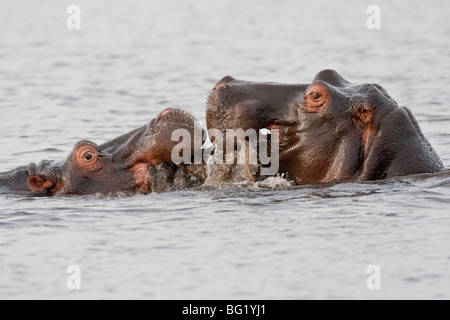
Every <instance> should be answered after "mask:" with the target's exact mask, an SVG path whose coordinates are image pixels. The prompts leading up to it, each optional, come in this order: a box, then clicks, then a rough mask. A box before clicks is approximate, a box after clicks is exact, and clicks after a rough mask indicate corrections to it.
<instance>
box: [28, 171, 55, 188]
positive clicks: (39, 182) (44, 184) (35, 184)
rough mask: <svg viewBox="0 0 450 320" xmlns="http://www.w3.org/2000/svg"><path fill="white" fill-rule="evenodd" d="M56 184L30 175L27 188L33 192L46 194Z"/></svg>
mask: <svg viewBox="0 0 450 320" xmlns="http://www.w3.org/2000/svg"><path fill="white" fill-rule="evenodd" d="M55 185H56V184H55V183H53V182H52V181H50V180H48V179H47V177H46V176H43V175H32V176H29V177H28V186H29V187H30V189H31V190H33V191H35V192H48V191H49V190H50V189H52V188H53V187H54V186H55Z"/></svg>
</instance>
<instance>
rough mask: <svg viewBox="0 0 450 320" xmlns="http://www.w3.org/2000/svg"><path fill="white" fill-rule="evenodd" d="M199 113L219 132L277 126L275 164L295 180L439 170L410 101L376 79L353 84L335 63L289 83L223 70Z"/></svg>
mask: <svg viewBox="0 0 450 320" xmlns="http://www.w3.org/2000/svg"><path fill="white" fill-rule="evenodd" d="M206 115H207V125H208V128H215V129H218V130H221V131H222V132H223V133H224V134H225V131H226V129H229V128H231V129H237V128H240V129H243V130H248V129H254V130H261V129H264V128H266V129H269V130H274V129H278V130H279V171H278V172H279V173H288V175H289V177H291V178H292V179H293V180H294V181H295V182H296V183H297V184H306V183H319V182H328V181H333V180H335V181H366V180H378V179H385V178H390V177H394V176H404V175H411V174H418V173H434V172H441V171H443V170H444V166H443V164H442V162H441V160H440V159H439V157H438V156H437V154H436V152H435V151H434V150H433V148H432V147H431V145H430V143H429V142H428V141H427V139H426V138H425V137H424V135H423V134H422V132H421V130H420V128H419V125H418V123H417V121H416V120H415V118H414V116H413V115H412V113H411V111H410V110H409V109H407V108H406V107H399V106H398V105H397V103H396V102H395V101H394V100H393V99H392V98H391V97H390V96H389V95H388V93H387V92H386V90H385V89H383V88H382V87H381V86H379V85H377V84H362V85H355V84H352V83H350V82H348V81H347V80H345V79H344V78H343V77H341V76H340V75H339V74H338V73H337V72H336V71H334V70H323V71H321V72H319V73H318V74H317V75H316V77H315V78H314V80H313V81H312V82H311V83H307V84H294V85H288V84H278V83H256V82H248V81H240V80H236V79H234V78H232V77H230V76H228V77H225V78H223V79H222V80H220V81H219V82H218V83H217V84H216V86H215V88H214V90H213V91H212V92H211V94H210V96H209V98H208V106H207V112H206ZM217 147H218V148H222V147H223V146H222V145H217Z"/></svg>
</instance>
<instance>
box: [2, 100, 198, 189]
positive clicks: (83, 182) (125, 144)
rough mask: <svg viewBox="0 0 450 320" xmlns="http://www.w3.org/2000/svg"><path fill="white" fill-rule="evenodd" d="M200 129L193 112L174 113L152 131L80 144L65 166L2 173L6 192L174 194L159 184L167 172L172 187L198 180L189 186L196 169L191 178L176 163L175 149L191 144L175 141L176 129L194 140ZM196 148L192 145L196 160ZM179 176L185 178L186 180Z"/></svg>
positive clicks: (150, 125)
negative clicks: (175, 147)
mask: <svg viewBox="0 0 450 320" xmlns="http://www.w3.org/2000/svg"><path fill="white" fill-rule="evenodd" d="M195 125H196V124H195V119H194V118H193V117H192V116H191V115H190V114H188V113H187V112H185V111H182V110H179V109H172V108H169V109H166V110H164V111H162V112H161V113H160V114H159V115H158V116H157V117H156V118H155V119H153V120H152V121H150V122H149V123H148V124H147V125H144V126H142V127H140V128H138V129H136V130H133V131H131V132H129V133H127V134H124V135H122V136H120V137H118V138H116V139H113V140H111V141H108V142H106V143H104V144H101V145H96V144H95V143H93V142H90V141H85V140H83V141H80V142H78V143H77V144H76V145H75V147H74V149H73V151H72V152H71V153H70V154H69V156H68V157H67V158H66V159H65V160H63V161H61V162H52V161H47V160H44V161H42V162H40V163H39V164H37V165H36V164H30V165H28V166H24V167H19V168H17V169H15V170H12V171H9V172H5V173H1V174H0V186H5V187H7V188H9V189H11V190H18V191H19V190H22V191H34V192H38V193H45V194H49V195H63V194H78V195H86V194H96V193H101V194H109V193H116V192H128V191H130V192H135V191H137V192H142V193H147V192H151V191H152V189H156V190H157V191H159V190H161V191H162V190H166V189H167V188H168V187H167V186H166V187H163V186H157V185H156V184H155V183H160V182H161V176H164V174H163V173H160V172H159V171H161V172H166V174H165V176H166V177H167V179H168V180H167V183H172V184H173V183H174V182H176V183H178V184H179V185H180V186H184V187H187V186H189V183H190V182H191V181H192V179H190V180H189V179H188V180H186V176H187V177H189V170H190V171H195V168H191V169H188V170H187V171H188V172H187V173H186V168H185V166H184V165H181V166H177V165H176V164H173V163H172V161H171V152H172V149H173V147H174V146H175V145H178V144H180V143H187V142H185V141H171V135H172V132H173V131H174V130H175V129H185V130H188V131H189V133H190V134H191V135H192V136H193V135H194V126H195ZM196 132H197V131H196ZM200 132H201V129H200ZM193 147H194V146H193V143H192V144H191V147H190V150H191V151H192V154H193V152H194V151H195V150H194V149H193ZM185 150H187V149H185ZM159 169H161V170H159ZM158 170H159V171H158ZM177 171H182V172H183V173H185V175H184V177H181V175H180V174H178V175H177ZM182 178H183V179H184V180H183V179H182ZM198 183H200V182H198Z"/></svg>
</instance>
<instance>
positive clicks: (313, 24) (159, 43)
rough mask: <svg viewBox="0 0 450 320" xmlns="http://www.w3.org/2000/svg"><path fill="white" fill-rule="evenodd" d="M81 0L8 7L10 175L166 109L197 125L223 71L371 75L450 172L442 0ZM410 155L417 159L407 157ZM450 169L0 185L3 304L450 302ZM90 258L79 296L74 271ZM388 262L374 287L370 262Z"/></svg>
mask: <svg viewBox="0 0 450 320" xmlns="http://www.w3.org/2000/svg"><path fill="white" fill-rule="evenodd" d="M76 2H77V3H76V4H77V5H79V6H80V8H81V10H82V12H81V13H82V28H81V30H68V29H67V28H66V18H67V16H68V15H67V14H66V8H67V6H68V5H70V4H74V3H72V1H70V2H69V1H46V2H45V4H43V3H38V2H31V1H22V0H15V1H3V2H2V3H1V4H0V7H1V10H0V30H1V37H0V59H1V62H2V63H1V64H0V119H1V124H0V136H1V139H0V150H1V152H0V171H5V170H9V169H11V168H14V167H16V166H18V165H22V164H27V163H29V162H36V161H39V160H41V159H44V158H46V159H52V160H59V159H63V158H64V157H65V156H66V155H67V154H68V153H69V152H70V150H71V149H72V147H73V145H74V144H75V143H76V142H77V141H79V140H81V139H89V140H92V141H94V142H97V143H102V142H104V141H106V140H108V139H111V138H113V137H115V136H118V135H119V134H122V133H125V132H128V131H129V130H131V129H133V128H136V127H138V126H141V125H143V124H144V123H146V122H147V121H149V120H150V119H152V118H153V117H154V116H155V115H156V114H158V113H159V112H160V111H161V110H163V109H164V108H167V107H170V106H178V107H184V108H186V109H189V110H191V111H192V113H193V114H194V115H195V116H196V117H197V118H198V119H200V120H203V121H204V110H205V104H206V97H207V95H208V92H209V90H211V89H212V88H213V86H214V83H215V82H216V81H218V80H219V79H220V78H222V77H223V76H225V75H232V76H234V77H235V78H238V79H246V80H252V81H277V82H285V83H304V82H310V81H311V80H312V79H313V78H314V75H315V74H316V73H317V72H318V71H320V70H322V69H325V68H334V69H336V70H338V71H339V72H340V73H341V74H342V75H343V76H344V77H346V78H348V79H349V80H350V81H352V82H354V83H364V82H369V83H379V84H381V85H382V86H383V87H384V88H386V90H387V91H388V92H389V94H390V95H391V96H392V97H393V98H394V99H396V100H397V102H398V103H399V105H406V106H408V107H409V108H410V109H411V110H412V111H413V113H414V114H415V116H416V118H417V120H418V121H419V123H420V125H421V128H422V130H423V131H424V133H425V135H426V136H427V137H428V139H429V140H430V142H431V144H432V145H433V146H434V148H435V149H436V151H437V152H438V154H439V155H440V157H441V159H442V160H443V162H444V164H445V166H446V167H450V144H449V137H450V112H449V109H448V105H447V104H448V101H449V100H450V91H449V90H448V84H449V79H450V62H449V57H450V48H449V42H448V41H445V39H448V38H449V35H450V25H449V24H448V16H449V15H450V10H449V8H450V7H449V5H448V4H447V2H445V1H428V2H423V1H408V2H405V3H403V2H399V1H397V2H395V3H392V2H389V1H378V5H379V6H380V8H381V10H382V22H381V30H369V29H367V28H366V19H367V17H368V15H367V14H366V8H367V6H368V5H370V4H372V3H369V2H368V1H356V0H355V1H348V2H346V4H345V6H344V5H342V4H339V3H337V2H336V1H314V2H312V1H310V2H299V1H297V2H293V1H284V0H281V1H280V0H277V1H275V0H274V1H272V0H264V1H261V0H259V1H246V2H242V1H237V0H232V1H211V0H209V1H206V0H205V1H193V0H187V1H186V0H184V1H137V0H133V1H127V4H126V5H125V4H124V3H120V2H117V3H112V2H111V1H106V0H101V1H86V0H79V1H76ZM412 156H413V155H412ZM449 185H450V178H449V176H448V175H445V174H443V175H437V176H432V177H407V178H401V179H393V180H389V181H382V182H373V183H344V184H330V185H320V186H304V187H283V188H266V187H265V188H263V187H257V186H252V187H247V188H244V187H241V186H223V187H222V188H217V187H215V188H212V187H205V188H201V189H200V190H186V191H178V192H170V193H164V194H151V195H146V196H143V195H136V196H130V197H120V196H87V197H78V196H65V197H55V198H49V197H32V196H30V195H26V194H25V195H24V194H11V193H2V194H0V208H1V209H0V298H3V299H19V298H27V299H28V298H38V299H50V298H55V299H61V298H62V299H82V298H101V299H113V298H114V299H115V298H147V299H322V298H326V299H337V298H344V299H360V298H363V299H394V298H406V299H430V298H438V299H449V298H450V289H449V288H450V275H449V272H448V270H450V246H449V243H450V218H449V212H450V210H449V209H450V204H449V200H448V199H449V198H450V188H449ZM70 265H78V266H79V267H80V269H81V274H82V275H81V286H82V288H81V290H69V289H68V288H67V286H66V280H67V278H68V276H69V274H67V273H66V269H67V267H68V266H70ZM370 265H377V266H379V267H380V270H381V289H380V290H369V289H368V288H367V285H366V281H367V279H368V277H369V276H370V274H367V273H366V270H367V267H368V266H370Z"/></svg>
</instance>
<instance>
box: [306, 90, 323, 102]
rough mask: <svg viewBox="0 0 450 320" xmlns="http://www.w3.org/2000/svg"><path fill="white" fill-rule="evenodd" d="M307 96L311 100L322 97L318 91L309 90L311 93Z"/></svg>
mask: <svg viewBox="0 0 450 320" xmlns="http://www.w3.org/2000/svg"><path fill="white" fill-rule="evenodd" d="M309 96H310V97H311V99H313V100H319V99H320V98H321V97H322V95H321V94H320V93H318V92H311V94H310V95H309Z"/></svg>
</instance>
